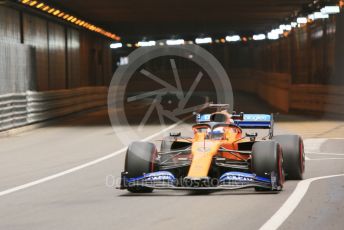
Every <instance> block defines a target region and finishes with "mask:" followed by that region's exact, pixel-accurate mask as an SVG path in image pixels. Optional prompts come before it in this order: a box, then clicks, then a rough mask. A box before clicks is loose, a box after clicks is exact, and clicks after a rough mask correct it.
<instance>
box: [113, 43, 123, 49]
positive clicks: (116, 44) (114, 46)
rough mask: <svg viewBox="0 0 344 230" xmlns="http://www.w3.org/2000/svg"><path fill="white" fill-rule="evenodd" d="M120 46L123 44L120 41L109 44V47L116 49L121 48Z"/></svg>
mask: <svg viewBox="0 0 344 230" xmlns="http://www.w3.org/2000/svg"><path fill="white" fill-rule="evenodd" d="M122 46H123V44H122V43H120V42H118V43H112V44H110V48H111V49H118V48H121V47H122Z"/></svg>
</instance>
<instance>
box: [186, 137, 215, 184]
mask: <svg viewBox="0 0 344 230" xmlns="http://www.w3.org/2000/svg"><path fill="white" fill-rule="evenodd" d="M219 146H220V142H218V141H209V140H205V141H199V142H194V143H193V144H192V148H191V151H192V156H193V158H192V162H191V166H190V169H189V173H188V177H190V178H203V177H206V176H208V172H209V168H210V165H211V161H212V159H213V156H214V155H216V154H217V151H218V149H219Z"/></svg>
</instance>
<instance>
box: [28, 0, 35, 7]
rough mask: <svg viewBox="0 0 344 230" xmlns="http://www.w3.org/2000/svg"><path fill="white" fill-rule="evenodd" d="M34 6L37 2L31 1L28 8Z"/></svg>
mask: <svg viewBox="0 0 344 230" xmlns="http://www.w3.org/2000/svg"><path fill="white" fill-rule="evenodd" d="M36 4H37V1H31V2H30V4H29V5H30V6H35V5H36Z"/></svg>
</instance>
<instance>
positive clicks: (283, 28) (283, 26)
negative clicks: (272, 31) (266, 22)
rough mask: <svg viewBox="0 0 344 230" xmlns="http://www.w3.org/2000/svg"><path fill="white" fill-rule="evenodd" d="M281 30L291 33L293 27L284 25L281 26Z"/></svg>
mask: <svg viewBox="0 0 344 230" xmlns="http://www.w3.org/2000/svg"><path fill="white" fill-rule="evenodd" d="M279 29H281V30H287V31H290V30H291V29H292V26H291V25H284V24H282V25H280V26H279Z"/></svg>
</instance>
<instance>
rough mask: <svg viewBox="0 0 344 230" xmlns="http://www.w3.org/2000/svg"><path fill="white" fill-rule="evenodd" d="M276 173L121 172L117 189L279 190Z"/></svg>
mask: <svg viewBox="0 0 344 230" xmlns="http://www.w3.org/2000/svg"><path fill="white" fill-rule="evenodd" d="M276 175H277V174H276V173H274V172H271V173H270V177H269V178H263V177H259V176H256V175H255V174H251V173H243V172H233V171H232V172H226V173H224V174H223V175H222V176H221V177H220V178H218V179H214V178H213V179H211V178H209V177H206V178H188V177H184V178H175V177H174V175H173V174H172V173H170V172H168V171H158V172H153V173H147V174H144V175H143V176H140V177H135V178H128V177H127V173H126V172H123V173H122V174H121V186H120V187H119V189H127V188H130V187H138V186H139V187H148V188H153V189H165V190H167V189H168V190H188V191H197V190H198V191H200V190H201V191H202V190H203V191H204V190H207V191H209V190H210V191H221V190H236V189H244V188H263V189H266V190H271V191H280V190H281V189H282V188H281V187H280V186H278V185H277V177H276Z"/></svg>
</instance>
